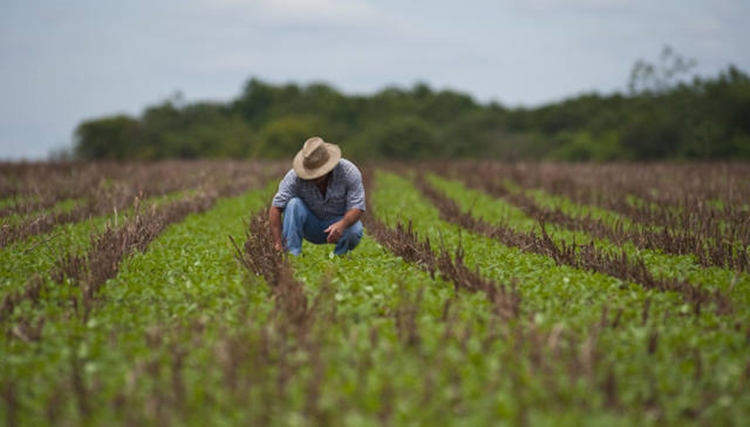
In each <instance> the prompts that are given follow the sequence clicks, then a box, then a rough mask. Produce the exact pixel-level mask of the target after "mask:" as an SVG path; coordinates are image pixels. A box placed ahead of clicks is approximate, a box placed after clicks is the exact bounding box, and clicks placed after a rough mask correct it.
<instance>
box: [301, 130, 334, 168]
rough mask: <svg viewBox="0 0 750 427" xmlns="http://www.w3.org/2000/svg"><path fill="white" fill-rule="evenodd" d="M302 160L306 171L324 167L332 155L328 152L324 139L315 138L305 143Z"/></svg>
mask: <svg viewBox="0 0 750 427" xmlns="http://www.w3.org/2000/svg"><path fill="white" fill-rule="evenodd" d="M302 158H303V159H302V164H303V165H304V166H305V168H306V169H316V168H318V167H320V166H322V165H324V164H325V163H326V162H327V161H328V159H329V158H330V155H329V154H328V150H326V147H325V143H324V142H323V139H322V138H318V137H314V138H310V139H308V140H307V141H305V145H304V146H303V147H302Z"/></svg>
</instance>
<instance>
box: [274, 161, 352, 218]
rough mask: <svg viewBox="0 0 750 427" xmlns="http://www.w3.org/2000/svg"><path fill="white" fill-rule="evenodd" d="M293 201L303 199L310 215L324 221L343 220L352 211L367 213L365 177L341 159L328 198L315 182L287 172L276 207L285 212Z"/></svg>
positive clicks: (277, 195)
mask: <svg viewBox="0 0 750 427" xmlns="http://www.w3.org/2000/svg"><path fill="white" fill-rule="evenodd" d="M293 197H299V198H300V199H302V201H303V202H305V205H307V207H308V208H309V209H310V211H311V212H312V213H313V214H315V216H317V217H318V218H319V219H322V220H326V219H333V218H336V217H340V216H343V215H344V214H345V213H346V212H347V211H348V210H350V209H359V210H361V211H362V212H364V211H365V187H364V186H363V185H362V174H361V173H360V171H359V169H357V167H356V166H355V165H354V163H352V162H350V161H349V160H346V159H341V160H340V161H339V164H338V165H336V167H335V168H333V174H332V175H331V178H330V179H329V180H328V189H327V190H326V196H325V198H324V197H323V195H322V194H320V190H319V189H318V186H317V185H315V183H314V182H312V181H306V180H304V179H301V178H300V177H298V176H297V174H296V173H295V172H294V169H292V170H290V171H289V172H287V174H286V176H285V177H284V179H282V180H281V183H280V184H279V190H278V191H277V192H276V195H275V196H274V197H273V202H272V205H273V206H276V207H277V208H281V209H284V208H285V207H286V204H287V203H288V202H289V200H291V199H292V198H293Z"/></svg>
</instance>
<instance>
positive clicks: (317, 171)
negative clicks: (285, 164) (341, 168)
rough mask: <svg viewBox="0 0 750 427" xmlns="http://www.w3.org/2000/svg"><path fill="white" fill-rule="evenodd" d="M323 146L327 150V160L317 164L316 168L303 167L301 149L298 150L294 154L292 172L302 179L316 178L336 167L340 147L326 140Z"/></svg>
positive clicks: (339, 155) (339, 156) (339, 158)
mask: <svg viewBox="0 0 750 427" xmlns="http://www.w3.org/2000/svg"><path fill="white" fill-rule="evenodd" d="M324 146H325V148H326V150H327V151H328V161H327V162H325V163H323V164H322V165H320V166H318V167H317V168H314V169H308V168H305V164H304V156H303V154H302V150H300V151H299V152H298V153H297V155H296V156H294V160H293V161H292V167H293V168H294V173H296V174H297V176H298V177H300V178H301V179H304V180H312V179H317V178H320V177H321V176H323V175H325V174H327V173H328V172H330V171H332V170H333V168H335V167H336V165H337V164H338V163H339V160H341V149H340V148H339V146H338V145H336V144H330V143H328V142H326V143H325V145H324Z"/></svg>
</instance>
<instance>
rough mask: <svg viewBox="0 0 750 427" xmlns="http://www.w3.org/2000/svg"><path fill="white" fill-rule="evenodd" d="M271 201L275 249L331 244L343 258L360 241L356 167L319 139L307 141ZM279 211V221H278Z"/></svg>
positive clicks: (361, 196)
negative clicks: (305, 244)
mask: <svg viewBox="0 0 750 427" xmlns="http://www.w3.org/2000/svg"><path fill="white" fill-rule="evenodd" d="M292 166H293V167H292V169H291V170H290V171H289V172H288V173H287V174H286V176H284V179H282V180H281V183H280V184H279V189H278V191H277V192H276V195H275V196H274V198H273V202H272V203H271V208H270V209H269V213H268V223H269V226H270V228H271V233H272V234H273V238H274V246H275V248H276V250H278V251H284V250H286V251H289V253H291V254H292V255H295V256H296V255H299V254H300V253H301V252H302V239H303V238H304V239H305V240H307V241H309V242H311V243H315V244H324V243H331V244H335V245H336V247H335V249H334V251H333V252H334V253H335V254H336V255H343V254H345V253H347V252H349V251H351V250H352V249H354V248H355V247H356V246H357V244H359V241H360V240H361V239H362V233H363V229H362V222H361V221H360V217H361V216H362V213H363V212H364V211H365V189H364V186H363V185H362V174H361V173H360V171H359V169H357V166H355V165H354V163H352V162H350V161H349V160H346V159H343V158H341V149H340V148H339V147H338V146H337V145H335V144H329V143H327V142H325V141H323V139H321V138H319V137H313V138H310V139H308V140H307V141H305V145H304V146H303V147H302V150H300V151H299V152H298V153H297V155H296V156H295V157H294V161H293V163H292ZM282 213H283V222H282Z"/></svg>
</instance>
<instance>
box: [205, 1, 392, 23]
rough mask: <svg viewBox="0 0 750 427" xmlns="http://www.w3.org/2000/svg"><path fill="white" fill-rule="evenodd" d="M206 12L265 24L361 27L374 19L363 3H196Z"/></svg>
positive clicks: (374, 13)
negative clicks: (237, 15)
mask: <svg viewBox="0 0 750 427" xmlns="http://www.w3.org/2000/svg"><path fill="white" fill-rule="evenodd" d="M197 1H198V3H199V4H200V6H201V7H203V8H207V9H210V10H222V11H230V12H233V13H242V14H247V16H254V17H257V18H259V19H260V20H261V21H262V22H264V23H268V24H320V25H331V24H362V23H369V22H372V21H374V20H378V19H379V18H380V17H379V15H378V13H377V11H376V10H375V9H374V8H372V7H371V6H370V5H368V4H367V2H365V1H364V0H197Z"/></svg>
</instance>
